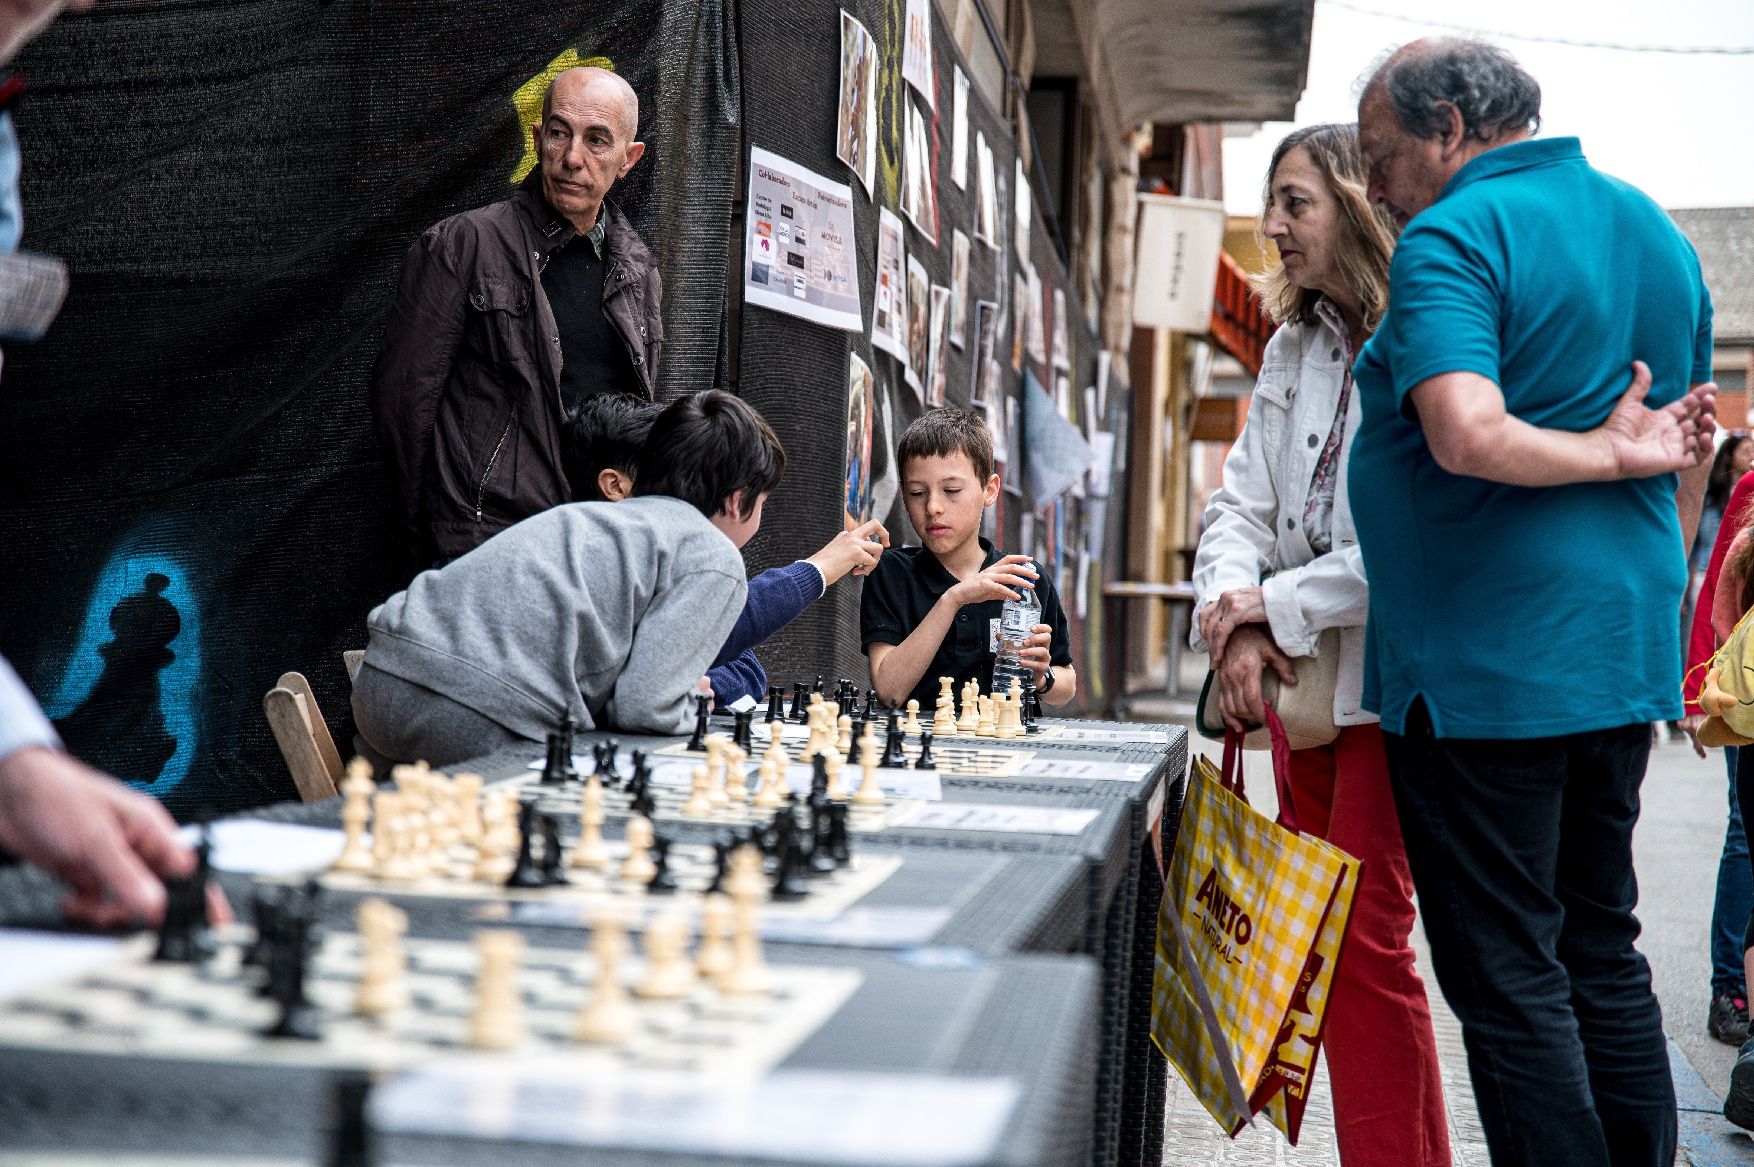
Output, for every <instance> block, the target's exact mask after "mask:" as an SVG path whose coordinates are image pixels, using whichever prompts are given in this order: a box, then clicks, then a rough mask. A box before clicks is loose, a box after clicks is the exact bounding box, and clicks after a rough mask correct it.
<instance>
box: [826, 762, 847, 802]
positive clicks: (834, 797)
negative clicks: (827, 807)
mask: <svg viewBox="0 0 1754 1167" xmlns="http://www.w3.org/2000/svg"><path fill="white" fill-rule="evenodd" d="M845 764H846V763H845V762H843V761H842V760H841V756H840V755H839V754H838V753H834V754H830V755H828V758H827V760H826V761H825V762H824V763H823V768H824V769H825V770H827V771H828V790H827V792H826V793H827V794H828V797H829V800H830V801H831V802H841V801H844V800H845V799H846V796H847V787H846V783H845V782H842V781H841V769H842V768H843V767H844V766H845Z"/></svg>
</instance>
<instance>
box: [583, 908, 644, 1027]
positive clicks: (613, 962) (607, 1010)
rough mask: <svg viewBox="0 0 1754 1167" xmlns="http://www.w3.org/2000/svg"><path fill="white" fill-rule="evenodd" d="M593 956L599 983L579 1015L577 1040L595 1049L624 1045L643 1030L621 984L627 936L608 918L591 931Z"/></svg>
mask: <svg viewBox="0 0 1754 1167" xmlns="http://www.w3.org/2000/svg"><path fill="white" fill-rule="evenodd" d="M591 953H592V955H594V956H595V957H596V958H597V980H596V985H595V989H594V991H593V992H592V993H591V999H590V1001H589V1002H587V1003H586V1005H585V1007H584V1008H583V1009H581V1010H580V1011H579V1016H578V1021H577V1022H576V1024H575V1025H574V1027H573V1037H574V1038H575V1039H576V1040H578V1041H581V1042H586V1043H589V1044H591V1045H620V1044H621V1043H622V1042H624V1041H626V1040H627V1039H628V1038H630V1037H632V1036H633V1035H634V1033H635V1032H637V1031H638V1029H639V1012H638V1010H637V1009H635V1008H634V1004H633V1001H632V1000H631V999H630V998H629V997H628V995H627V987H626V986H625V985H623V984H622V983H621V962H622V960H623V959H625V958H626V956H627V932H626V930H625V929H624V928H623V927H622V925H621V921H620V920H618V919H615V918H614V917H612V916H609V915H607V914H605V915H603V916H600V917H598V918H597V920H596V921H595V922H594V923H593V925H592V929H591Z"/></svg>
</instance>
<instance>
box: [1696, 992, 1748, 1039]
mask: <svg viewBox="0 0 1754 1167" xmlns="http://www.w3.org/2000/svg"><path fill="white" fill-rule="evenodd" d="M1705 1031H1706V1032H1707V1033H1709V1034H1711V1035H1712V1036H1713V1037H1715V1038H1717V1040H1719V1041H1721V1042H1723V1043H1724V1044H1725V1045H1741V1044H1742V1043H1743V1042H1745V1041H1747V1040H1748V1002H1747V1000H1746V999H1745V998H1743V997H1742V996H1741V995H1740V994H1734V993H1718V994H1716V995H1715V996H1713V997H1712V999H1711V1009H1710V1011H1709V1012H1707V1013H1706V1021H1705Z"/></svg>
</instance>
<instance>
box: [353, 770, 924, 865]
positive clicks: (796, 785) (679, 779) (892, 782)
mask: <svg viewBox="0 0 1754 1167" xmlns="http://www.w3.org/2000/svg"><path fill="white" fill-rule="evenodd" d="M704 762H705V758H704V757H701V758H674V757H667V758H655V759H653V761H652V781H653V782H654V783H656V784H657V785H659V786H673V787H686V786H687V785H688V784H689V783H691V782H692V781H694V768H695V767H696V766H699V765H702V764H703V763H704ZM544 765H545V762H544V761H543V759H541V758H538V759H536V760H535V761H533V762H531V763H530V764H529V765H527V766H525V767H524V769H526V770H540V769H542V767H543V766H544ZM573 768H574V769H576V770H577V771H578V772H579V773H580V774H589V773H590V772H591V771H590V767H588V766H585V765H584V764H583V759H580V758H576V757H575V758H574V759H573ZM744 769H745V770H746V771H747V772H748V773H749V774H751V775H753V774H755V773H757V772H758V771H759V769H760V762H759V760H758V759H750V760H749V761H748V762H746V763H745V764H744ZM813 777H815V771H814V770H813V768H812V767H810V766H806V765H802V764H799V763H793V764H792V765H791V766H788V767H787V768H786V785H787V786H789V787H791V788H792V789H793V790H795V791H797V792H798V793H799V794H809V793H810V780H811V779H812V778H813ZM861 778H862V772H861V771H860V770H859V768H858V767H857V766H847V767H844V768H843V769H842V770H841V781H842V782H843V783H845V784H846V788H847V789H848V790H853V789H856V788H857V787H858V785H859V782H860V780H861ZM877 785H878V786H881V787H882V788H883V793H884V794H886V795H888V796H889V797H890V798H909V799H916V800H918V801H920V802H937V801H938V800H939V799H941V798H943V797H944V784H943V782H942V781H941V780H940V779H939V777H938V771H936V770H900V769H888V770H883V769H880V770H878V771H877ZM336 854H337V855H339V854H340V851H339V850H337V851H336Z"/></svg>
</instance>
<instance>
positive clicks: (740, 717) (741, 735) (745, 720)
mask: <svg viewBox="0 0 1754 1167" xmlns="http://www.w3.org/2000/svg"><path fill="white" fill-rule="evenodd" d="M733 723H734V725H735V728H733V729H732V730H731V744H733V745H735V746H736V747H737V748H738V749H740V750H748V751H749V752H750V753H754V752H755V710H753V709H749V710H745V711H744V712H742V713H738V714H734V715H733Z"/></svg>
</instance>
